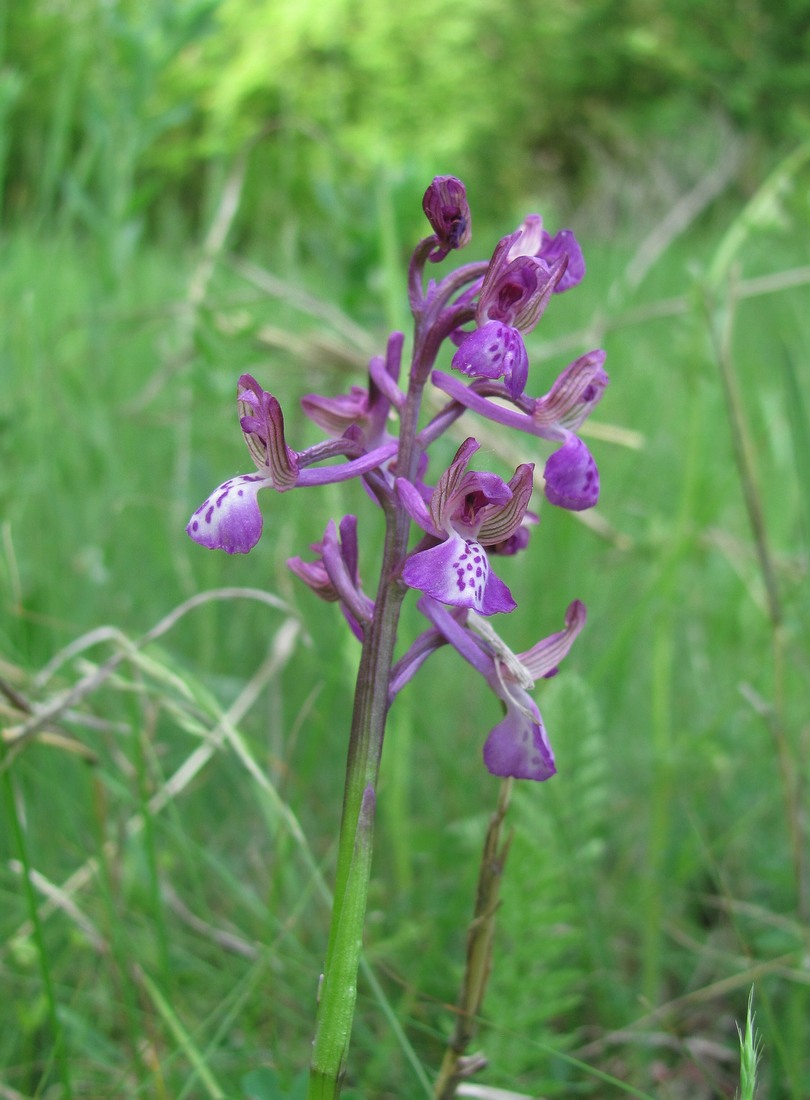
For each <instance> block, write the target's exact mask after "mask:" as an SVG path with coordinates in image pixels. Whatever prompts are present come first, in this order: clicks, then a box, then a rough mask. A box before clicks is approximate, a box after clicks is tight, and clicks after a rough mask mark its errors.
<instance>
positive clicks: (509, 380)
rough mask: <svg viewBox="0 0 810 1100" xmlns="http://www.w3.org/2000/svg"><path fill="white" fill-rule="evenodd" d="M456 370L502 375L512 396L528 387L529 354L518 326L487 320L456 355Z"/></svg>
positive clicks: (484, 376) (474, 374)
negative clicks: (513, 326)
mask: <svg viewBox="0 0 810 1100" xmlns="http://www.w3.org/2000/svg"><path fill="white" fill-rule="evenodd" d="M451 365H452V366H453V368H454V369H455V370H457V371H461V373H462V374H466V375H469V376H471V377H473V378H503V379H504V382H505V384H506V388H507V390H508V391H509V393H510V394H512V396H513V397H519V396H520V395H521V394H522V393H523V390H524V389H525V388H526V380H527V378H528V376H529V356H528V355H527V353H526V347H525V345H524V343H523V337H522V336H521V335H520V333H519V332H518V330H517V329H516V328H512V327H511V326H510V325H504V324H502V323H501V322H500V321H487V323H486V324H485V325H482V327H481V328H478V329H476V330H475V331H474V332H471V333H470V334H469V336H467V338H466V339H465V340H464V342H463V343H462V345H461V347H460V348H459V349H458V351H457V352H456V354H455V355H454V356H453V362H452V364H451Z"/></svg>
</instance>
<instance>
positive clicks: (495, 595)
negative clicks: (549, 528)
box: [396, 438, 533, 615]
mask: <svg viewBox="0 0 810 1100" xmlns="http://www.w3.org/2000/svg"><path fill="white" fill-rule="evenodd" d="M478 448H479V444H478V443H477V441H476V440H474V439H472V438H470V439H467V440H465V442H464V443H462V445H461V446H460V447H459V449H458V451H457V452H456V456H455V458H454V459H453V461H452V463H451V464H450V466H449V467H448V469H447V470H446V471H445V472H444V473H443V474H442V476H441V477H440V478H439V481H438V483H437V485H436V488H435V489H434V491H433V494H432V496H431V499H430V503H429V505H426V504H425V502H424V500H423V499H422V497H421V495H420V493H419V492H418V491H417V490H416V489H415V488H414V486H413V485H412V484H411V483H410V482H408V481H406V480H404V479H402V478H400V479H398V480H397V482H396V485H397V490H398V492H399V496H400V499H401V501H402V504H403V505H404V507H405V509H406V510H407V511H408V513H409V514H410V516H411V517H412V518H413V519H414V520H415V521H416V523H418V524H419V525H420V527H422V528H423V530H425V531H426V532H427V533H428V535H430V536H432V538H433V539H434V540H438V541H436V542H435V543H434V545H432V546H429V547H428V548H426V549H417V550H416V551H415V552H414V553H412V554H411V555H410V556H409V557H408V559H407V560H406V562H405V565H404V567H403V570H402V579H403V581H404V582H405V584H407V585H408V587H410V588H416V589H418V590H420V591H422V592H425V593H426V594H427V595H429V596H432V597H433V598H434V599H437V600H440V601H441V602H442V603H446V604H449V605H450V606H454V607H468V608H473V609H474V610H476V611H478V612H480V614H482V615H493V614H496V613H498V612H508V611H513V610H514V609H515V607H516V606H517V605H516V603H515V601H514V600H513V598H512V594H511V592H510V591H509V589H508V588H507V586H506V585H505V584H504V583H503V581H502V580H500V578H499V577H497V576H496V575H495V573H493V572H492V570H491V568H490V564H489V558H488V556H487V553H486V550H485V549H484V547H485V546H486V545H494V544H501V543H505V542H507V541H508V540H509V539H510V538H511V537H512V536H513V535H514V534H515V532H517V531H518V530H519V529H520V527H521V525H522V523H523V518H524V516H525V514H526V509H527V507H528V504H529V498H530V496H531V490H532V470H533V467H532V466H531V465H530V464H525V465H523V466H520V467H518V469H517V470H516V471H515V475H514V477H513V478H512V480H511V481H510V483H509V484H508V485H507V484H506V482H504V481H503V480H502V479H501V478H500V477H498V476H497V474H492V473H484V472H479V471H473V470H467V469H466V466H467V463H468V462H469V460H470V458H471V457H472V455H473V454H474V453H475V452H476V451H477V450H478Z"/></svg>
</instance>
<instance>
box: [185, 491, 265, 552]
mask: <svg viewBox="0 0 810 1100" xmlns="http://www.w3.org/2000/svg"><path fill="white" fill-rule="evenodd" d="M272 485H273V482H272V481H271V480H270V478H267V477H260V476H259V475H258V474H244V475H243V476H242V477H233V478H231V480H230V481H226V482H224V483H223V484H222V485H220V486H219V488H218V489H215V490H214V492H213V493H212V494H211V496H210V497H209V498H208V499H207V500H206V501H205V502H204V503H203V504H201V505H200V507H199V508H198V509H197V511H196V512H195V513H194V515H193V516H192V517H191V519H190V520H189V521H188V525H187V527H186V534H188V535H189V537H190V538H192V539H194V541H195V542H198V543H199V544H200V546H205V547H206V548H207V549H209V550H225V551H226V552H227V553H228V554H247V552H248V550H252V549H253V547H254V546H255V545H256V543H257V542H258V541H259V537H260V535H261V533H262V514H261V512H260V511H259V505H258V504H257V503H256V494H257V493H258V491H259V489H267V488H271V487H272Z"/></svg>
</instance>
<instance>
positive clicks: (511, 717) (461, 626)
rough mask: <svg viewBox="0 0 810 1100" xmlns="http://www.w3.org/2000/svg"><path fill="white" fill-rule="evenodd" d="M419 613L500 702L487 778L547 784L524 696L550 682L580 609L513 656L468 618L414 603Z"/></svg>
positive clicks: (535, 717)
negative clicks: (546, 680) (537, 685)
mask: <svg viewBox="0 0 810 1100" xmlns="http://www.w3.org/2000/svg"><path fill="white" fill-rule="evenodd" d="M417 606H418V607H419V610H420V611H421V612H422V614H423V615H424V616H425V617H426V618H427V619H428V620H429V621H430V622H431V623H432V624H433V626H434V627H435V629H436V631H437V632H438V633H439V634H440V635H441V637H442V638H443V639H444V641H446V642H448V643H449V644H450V645H452V646H453V647H454V648H455V649H456V650H457V651H458V653H460V654H461V656H462V657H463V658H464V660H465V661H468V662H469V663H470V664H471V665H472V666H473V668H475V669H476V670H477V671H478V672H479V673H480V674H481V675H482V676H483V677H484V679H485V680H486V682H487V684H489V687H490V689H491V690H492V691H493V692H494V694H495V695H497V697H498V698H499V699H500V701H501V703H502V704H503V708H504V717H503V719H502V720H501V721H500V722H498V724H497V725H496V726H495V727H494V728H493V729H492V730H491V731H490V733H489V736H488V737H487V740H486V743H485V744H484V764H485V765H486V767H487V770H488V771H490V772H491V773H492V774H493V775H499V776H504V777H509V776H511V777H513V778H515V779H534V780H539V781H542V780H544V779H550V778H551V776H552V775H554V774H555V772H556V770H557V769H556V765H555V762H554V753H553V751H552V748H551V744H550V742H549V739H548V734H547V733H546V727H545V725H544V723H543V719H542V717H541V715H540V711H539V710H538V708H537V704H536V703H535V701H534V699H532V697H531V695H529V691H530V690H531V688H532V687H533V686H534V684H535V683H536V682H537V681H538V680H540V679H543V678H548V677H550V676H553V675H554V674H555V673H556V671H557V668H558V666H559V664H560V661H562V659H563V658H564V657H565V656H566V654H567V653H568V652H569V650H570V649H571V646H572V645H573V644H574V640H575V639H576V637H577V635H578V634H579V632H580V631H581V630H582V628H583V626H584V625H585V619H586V611H585V606H584V604H582V603H580V601H579V600H575V601H574V602H573V603H572V604H570V605H569V607H568V610H567V611H566V614H565V627H564V629H563V630H561V631H559V632H558V633H556V634H552V635H551V636H550V637H548V638H544V639H542V640H541V641H539V642H537V644H536V645H534V646H532V648H531V649H529V650H527V651H526V652H525V653H519V654H514V653H512V652H511V650H509V649H508V648H507V647H506V646H505V645H504V644H503V642H502V641H501V639H500V638H499V637H498V636H497V635H496V634H494V632H492V631H490V630H486V631H481V630H480V627H477V626H476V624H475V622H474V620H473V621H471V620H470V619H469V616H468V617H467V619H466V620H464V621H463V622H462V621H460V619H458V618H456V617H455V616H454V615H453V614H452V613H451V612H450V611H448V610H447V608H445V607H442V606H441V605H440V604H439V603H437V602H436V601H434V600H430V599H425V598H424V597H423V598H422V599H421V600H420V601H419V603H418V605H417Z"/></svg>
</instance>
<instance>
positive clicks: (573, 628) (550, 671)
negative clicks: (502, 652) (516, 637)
mask: <svg viewBox="0 0 810 1100" xmlns="http://www.w3.org/2000/svg"><path fill="white" fill-rule="evenodd" d="M587 617H588V613H587V611H586V609H585V604H584V603H582V602H581V601H580V600H574V601H573V602H572V603H570V604H569V605H568V609H567V611H566V612H565V629H564V630H560V631H558V632H557V633H556V634H551V635H550V636H549V637H548V638H543V639H542V640H541V641H539V642H537V643H536V644H535V645H533V646H532V648H531V649H528V650H526V652H525V653H519V654H518V660H519V661H520V663H521V664H522V665H523V666H524V667H525V668H526V669H527V670H528V671H529V672H530V673H531V676H532V679H534V680H535V681H537V680H540V679H543V678H544V677H549V676H553V675H554V674H555V672H556V671H557V669H558V668H559V665H560V661H562V659H563V658H564V657H566V656H567V655H568V652H569V651H570V649H571V646H572V645H573V644H574V642H575V640H576V637H577V635H578V634H579V632H580V631H581V630H582V628H583V626H584V625H585V620H586V619H587Z"/></svg>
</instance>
